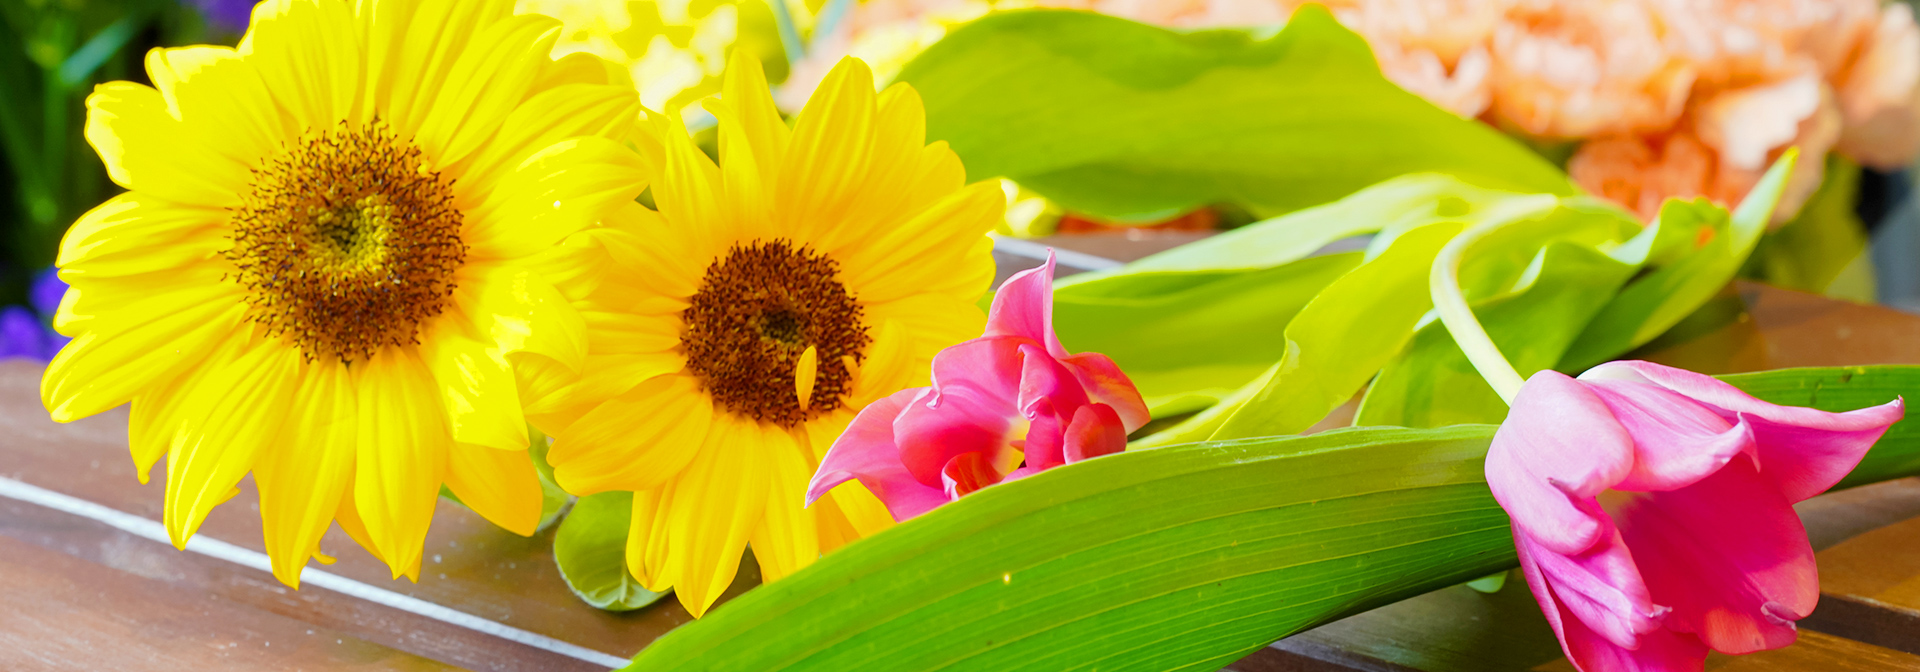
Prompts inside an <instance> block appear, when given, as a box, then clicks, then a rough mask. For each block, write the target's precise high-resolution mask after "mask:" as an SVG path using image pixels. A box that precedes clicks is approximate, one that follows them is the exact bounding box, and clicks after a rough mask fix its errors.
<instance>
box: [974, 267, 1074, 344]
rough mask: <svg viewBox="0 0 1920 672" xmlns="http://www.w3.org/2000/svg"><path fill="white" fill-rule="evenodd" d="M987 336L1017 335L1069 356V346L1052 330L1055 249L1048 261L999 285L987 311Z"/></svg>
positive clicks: (1016, 274) (1014, 275)
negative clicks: (998, 289) (1063, 343)
mask: <svg viewBox="0 0 1920 672" xmlns="http://www.w3.org/2000/svg"><path fill="white" fill-rule="evenodd" d="M985 335H986V336H1018V337H1020V338H1024V339H1027V340H1030V341H1033V342H1035V343H1043V344H1045V345H1046V346H1047V352H1048V353H1049V354H1051V355H1053V356H1054V357H1066V356H1067V349H1066V347H1064V346H1062V345H1060V338H1059V337H1058V336H1055V335H1054V333H1053V248H1047V263H1045V264H1042V265H1040V266H1039V267H1038V268H1029V269H1027V270H1024V271H1021V272H1019V273H1015V274H1013V277H1011V278H1007V281H1006V282H1005V283H1003V284H1001V285H1000V291H998V292H995V293H994V295H993V307H992V308H990V309H988V310H987V333H986V334H985Z"/></svg>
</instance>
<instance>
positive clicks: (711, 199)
mask: <svg viewBox="0 0 1920 672" xmlns="http://www.w3.org/2000/svg"><path fill="white" fill-rule="evenodd" d="M671 123H672V122H668V121H663V120H662V119H656V120H655V124H654V125H655V126H656V127H662V126H667V125H669V124H671ZM660 137H661V140H662V142H663V146H662V147H663V148H662V151H663V157H662V161H663V165H662V168H661V178H660V182H659V183H657V184H655V185H653V190H654V191H653V201H654V204H655V205H658V206H659V208H660V214H661V215H663V216H664V217H666V219H667V221H668V222H671V223H672V224H673V225H674V226H680V227H696V226H697V227H700V230H701V231H702V232H704V233H705V234H706V235H705V237H706V238H707V239H709V240H713V241H734V240H739V235H738V233H739V226H738V223H736V222H734V221H732V219H731V218H729V217H728V216H727V215H728V213H727V212H726V210H725V209H723V208H722V207H721V205H722V203H723V201H722V200H721V199H720V194H721V192H720V168H719V167H718V166H715V165H713V160H712V159H709V158H707V155H705V154H702V153H700V149H699V148H698V147H694V146H693V140H692V139H691V138H688V137H687V134H686V131H684V130H678V129H674V128H671V127H668V128H663V129H661V130H660ZM700 251H701V250H695V252H696V253H698V252H700ZM705 251H706V252H708V253H709V254H711V253H712V252H714V251H715V250H711V249H709V250H705ZM701 256H702V257H705V256H706V255H701ZM703 261H704V259H703Z"/></svg>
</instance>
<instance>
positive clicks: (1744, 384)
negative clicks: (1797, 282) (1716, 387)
mask: <svg viewBox="0 0 1920 672" xmlns="http://www.w3.org/2000/svg"><path fill="white" fill-rule="evenodd" d="M1719 378H1720V379H1721V380H1724V381H1727V382H1728V383H1730V384H1732V385H1733V386H1734V387H1738V388H1740V389H1741V390H1744V391H1746V393H1747V394H1751V395H1753V396H1754V397H1757V398H1759V399H1761V400H1763V401H1768V402H1772V403H1775V404H1780V405H1782V406H1808V407H1812V408H1817V409H1820V410H1823V411H1833V412H1839V411H1851V410H1854V409H1859V408H1866V407H1868V406H1877V405H1880V404H1884V403H1887V402H1889V401H1893V399H1894V398H1895V397H1902V396H1904V397H1908V398H1920V366H1894V365H1881V366H1827V367H1809V368H1802V369H1776V370H1773V371H1761V372H1758V373H1737V374H1733V375H1726V376H1719ZM1915 473H1920V421H1916V420H1914V418H1913V415H1912V413H1908V415H1907V417H1906V418H1905V419H1903V420H1901V421H1900V422H1896V423H1894V424H1893V427H1891V428H1888V429H1887V434H1886V436H1883V437H1881V438H1880V443H1878V444H1876V445H1875V446H1874V448H1873V450H1872V451H1870V452H1868V453H1867V457H1866V459H1864V460H1861V461H1860V466H1858V467H1855V468H1854V470H1853V473H1852V474H1849V475H1847V477H1846V479H1844V480H1842V481H1840V484H1839V485H1836V486H1834V489H1836V490H1839V489H1844V488H1851V487H1855V486H1860V485H1866V484H1868V483H1875V482H1879V481H1885V480H1890V479H1895V478H1900V477H1903V476H1911V475H1913V474H1915Z"/></svg>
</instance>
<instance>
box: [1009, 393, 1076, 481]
mask: <svg viewBox="0 0 1920 672" xmlns="http://www.w3.org/2000/svg"><path fill="white" fill-rule="evenodd" d="M1066 433H1067V419H1066V418H1062V417H1060V413H1059V412H1058V411H1055V410H1054V405H1053V400H1052V399H1048V398H1045V397H1041V398H1039V399H1036V400H1034V403H1033V405H1032V407H1031V408H1029V409H1028V410H1027V436H1026V439H1025V440H1023V441H1022V442H1021V446H1020V450H1021V452H1022V453H1023V454H1024V456H1025V458H1026V463H1027V466H1029V467H1033V468H1035V469H1052V468H1054V467H1058V466H1060V465H1063V464H1066V463H1067V456H1066V453H1065V449H1066V443H1067V437H1066Z"/></svg>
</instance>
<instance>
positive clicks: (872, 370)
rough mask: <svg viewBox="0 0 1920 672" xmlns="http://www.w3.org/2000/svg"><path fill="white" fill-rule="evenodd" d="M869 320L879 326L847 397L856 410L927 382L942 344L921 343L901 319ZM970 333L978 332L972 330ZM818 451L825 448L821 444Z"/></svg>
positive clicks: (883, 317)
mask: <svg viewBox="0 0 1920 672" xmlns="http://www.w3.org/2000/svg"><path fill="white" fill-rule="evenodd" d="M975 312H978V309H975ZM872 319H875V320H877V321H878V322H879V323H880V326H879V328H877V329H874V330H873V345H870V346H868V347H867V358H866V360H865V361H862V362H860V368H859V370H858V371H857V372H856V373H855V374H854V378H853V394H852V395H850V396H851V398H850V399H848V400H847V402H848V405H849V406H851V407H852V408H853V410H854V411H855V412H858V411H859V410H860V409H862V408H866V406H867V404H871V403H873V402H874V401H876V400H878V399H880V398H881V397H885V396H887V395H890V394H893V393H895V392H899V391H901V390H904V389H907V388H909V387H918V386H922V385H926V384H927V377H928V372H927V366H928V365H929V363H931V362H932V361H933V354H934V353H935V352H938V351H939V349H940V348H941V347H944V346H932V347H929V346H925V345H921V344H920V343H921V340H920V339H919V338H918V337H916V336H915V335H914V334H913V333H912V332H911V331H908V328H907V327H906V326H905V324H903V323H902V321H901V320H899V319H896V318H894V317H892V316H878V317H875V318H872ZM973 333H975V334H978V333H980V332H979V330H974V332H973ZM963 340H964V339H963ZM953 342H954V343H958V342H960V341H958V340H956V341H953ZM829 442H831V439H829ZM821 450H822V451H824V450H826V448H825V447H824V446H823V447H821ZM821 457H822V458H824V457H825V454H824V453H822V455H821Z"/></svg>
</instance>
